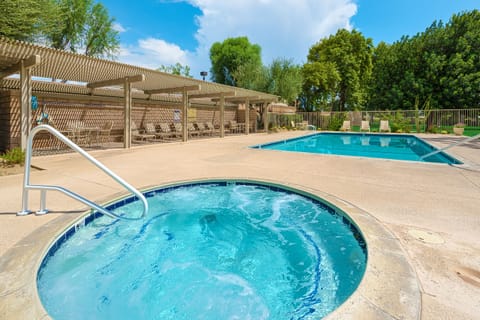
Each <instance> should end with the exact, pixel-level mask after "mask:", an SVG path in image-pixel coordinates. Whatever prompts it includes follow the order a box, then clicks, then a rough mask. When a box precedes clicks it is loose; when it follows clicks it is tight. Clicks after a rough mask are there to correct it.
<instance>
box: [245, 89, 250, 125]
mask: <svg viewBox="0 0 480 320" xmlns="http://www.w3.org/2000/svg"><path fill="white" fill-rule="evenodd" d="M249 133H250V100H249V99H248V98H247V99H246V100H245V134H249Z"/></svg>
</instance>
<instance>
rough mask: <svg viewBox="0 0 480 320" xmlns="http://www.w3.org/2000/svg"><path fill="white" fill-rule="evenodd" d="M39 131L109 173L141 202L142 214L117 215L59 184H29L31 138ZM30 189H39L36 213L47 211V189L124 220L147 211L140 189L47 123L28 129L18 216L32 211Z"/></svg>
mask: <svg viewBox="0 0 480 320" xmlns="http://www.w3.org/2000/svg"><path fill="white" fill-rule="evenodd" d="M40 131H48V132H50V133H51V134H52V135H54V136H55V137H57V138H58V139H59V140H60V141H62V142H63V143H65V144H66V145H67V146H69V147H70V148H71V149H73V150H74V151H76V152H78V153H80V155H82V156H83V157H84V158H86V159H87V160H88V161H90V162H91V163H92V164H94V165H95V166H97V167H98V168H99V169H100V170H102V171H103V172H105V173H106V174H107V175H109V176H110V177H111V178H112V179H114V180H115V181H117V182H118V183H119V184H121V185H122V186H123V187H124V188H125V189H127V190H128V191H130V192H132V193H133V194H134V195H135V196H136V197H137V198H138V199H139V200H140V201H141V202H142V204H143V212H142V215H141V216H140V217H135V218H131V217H126V216H121V215H118V214H116V213H114V212H112V211H110V210H107V209H105V208H104V207H102V206H100V205H98V204H96V203H95V202H93V201H90V200H88V199H86V198H84V197H82V196H81V195H79V194H77V193H75V192H73V191H70V190H68V189H66V188H63V187H60V186H54V185H40V184H38V185H33V184H30V164H31V160H32V145H33V138H34V137H35V135H36V134H37V133H38V132H40ZM30 190H40V210H38V211H37V212H36V214H37V215H41V214H46V213H48V209H47V208H46V193H47V190H52V191H60V192H62V193H64V194H65V195H67V196H69V197H71V198H73V199H75V200H78V201H80V202H82V203H83V204H86V205H87V206H89V207H90V208H92V209H95V210H97V211H98V212H101V213H103V214H104V215H107V216H109V217H112V218H117V219H124V220H138V219H141V218H143V217H144V216H145V215H146V214H147V212H148V203H147V199H145V196H144V195H143V194H142V193H141V192H140V191H138V190H137V189H135V188H134V187H132V186H131V185H130V184H128V183H127V182H126V181H124V180H123V179H122V178H120V177H119V176H117V175H116V174H115V173H113V172H112V171H111V170H110V169H108V168H107V167H105V166H104V165H103V164H102V163H100V162H99V161H98V160H96V159H95V158H94V157H92V156H91V155H89V154H88V153H87V152H86V151H85V150H83V149H82V148H80V147H79V146H78V145H76V144H75V143H74V142H72V141H71V140H70V139H68V138H67V137H65V136H64V135H63V134H62V133H60V132H59V131H58V130H56V129H55V128H53V127H51V126H49V125H46V124H43V125H39V126H36V127H35V128H33V129H32V130H31V131H30V134H29V136H28V140H27V148H26V151H25V173H24V177H23V190H22V211H19V212H17V215H19V216H24V215H27V214H30V213H32V211H30V210H28V192H29V191H30Z"/></svg>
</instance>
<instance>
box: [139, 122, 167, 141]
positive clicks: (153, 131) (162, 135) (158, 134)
mask: <svg viewBox="0 0 480 320" xmlns="http://www.w3.org/2000/svg"><path fill="white" fill-rule="evenodd" d="M145 133H146V134H153V135H154V136H155V139H157V138H161V139H164V138H167V137H168V136H169V135H170V133H168V132H162V131H157V129H156V128H155V125H154V124H153V123H151V122H149V123H147V124H146V125H145Z"/></svg>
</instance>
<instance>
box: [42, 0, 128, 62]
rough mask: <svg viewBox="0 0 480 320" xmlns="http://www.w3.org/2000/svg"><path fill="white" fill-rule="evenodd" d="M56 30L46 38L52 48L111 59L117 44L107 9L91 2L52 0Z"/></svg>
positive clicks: (118, 42) (86, 0)
mask: <svg viewBox="0 0 480 320" xmlns="http://www.w3.org/2000/svg"><path fill="white" fill-rule="evenodd" d="M55 1H57V6H56V8H58V9H59V13H58V15H57V17H56V19H55V21H56V28H55V29H54V30H53V31H51V32H49V33H48V34H47V39H48V40H49V41H50V43H51V46H52V47H53V48H57V49H62V50H68V51H72V52H79V53H84V54H86V55H89V56H94V57H109V58H113V57H114V56H115V54H116V53H117V51H118V49H119V46H120V41H119V39H118V32H117V31H115V30H114V29H113V23H114V19H113V18H111V17H110V16H109V15H108V11H107V9H106V8H105V7H104V6H103V5H102V4H100V3H96V4H94V3H93V1H92V0H55Z"/></svg>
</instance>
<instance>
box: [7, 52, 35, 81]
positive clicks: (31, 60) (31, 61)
mask: <svg viewBox="0 0 480 320" xmlns="http://www.w3.org/2000/svg"><path fill="white" fill-rule="evenodd" d="M40 61H41V59H40V56H39V55H38V54H33V55H31V56H30V57H28V58H27V59H24V60H22V61H19V62H18V63H16V64H14V65H13V66H11V67H10V68H7V69H5V70H3V71H0V79H3V78H6V77H8V76H10V75H12V74H15V73H20V72H21V69H22V62H23V67H24V68H26V69H29V68H31V67H34V66H36V65H37V64H40Z"/></svg>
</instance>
